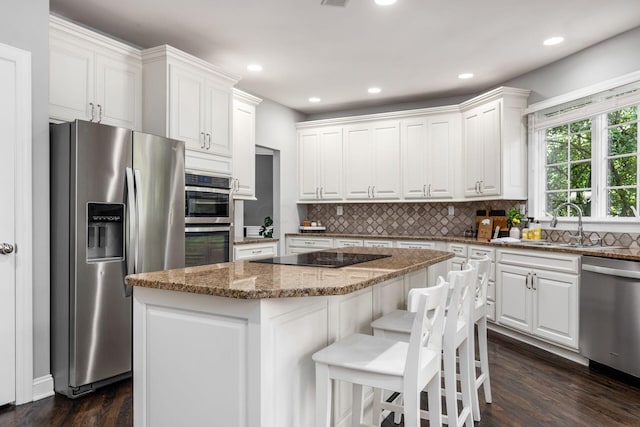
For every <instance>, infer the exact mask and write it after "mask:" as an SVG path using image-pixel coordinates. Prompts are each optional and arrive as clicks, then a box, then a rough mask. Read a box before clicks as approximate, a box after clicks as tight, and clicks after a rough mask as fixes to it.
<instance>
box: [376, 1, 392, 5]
mask: <svg viewBox="0 0 640 427" xmlns="http://www.w3.org/2000/svg"><path fill="white" fill-rule="evenodd" d="M375 2H376V4H377V5H378V6H391V5H392V4H394V3H395V2H396V0H375Z"/></svg>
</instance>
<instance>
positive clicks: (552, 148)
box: [547, 136, 569, 164]
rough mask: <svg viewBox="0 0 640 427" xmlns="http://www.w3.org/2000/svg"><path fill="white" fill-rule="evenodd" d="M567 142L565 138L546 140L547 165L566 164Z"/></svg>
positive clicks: (567, 156)
mask: <svg viewBox="0 0 640 427" xmlns="http://www.w3.org/2000/svg"><path fill="white" fill-rule="evenodd" d="M567 141H568V138H567V137H566V136H562V137H559V138H556V139H551V140H547V164H551V163H560V162H566V161H567V160H568V159H569V149H568V146H567Z"/></svg>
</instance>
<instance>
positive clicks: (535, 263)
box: [496, 249, 580, 274]
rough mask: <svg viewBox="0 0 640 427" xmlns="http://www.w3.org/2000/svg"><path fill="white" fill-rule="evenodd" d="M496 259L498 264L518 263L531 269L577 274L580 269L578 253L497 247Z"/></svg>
mask: <svg viewBox="0 0 640 427" xmlns="http://www.w3.org/2000/svg"><path fill="white" fill-rule="evenodd" d="M496 259H497V262H499V263H500V264H510V265H518V266H521V267H525V268H530V269H532V270H537V269H540V270H547V271H559V272H562V273H572V274H578V273H579V271H580V255H567V254H561V253H558V252H542V251H527V250H523V251H519V250H508V249H499V250H498V251H497V254H496Z"/></svg>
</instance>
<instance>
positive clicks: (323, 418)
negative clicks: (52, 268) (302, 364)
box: [316, 363, 331, 427]
mask: <svg viewBox="0 0 640 427" xmlns="http://www.w3.org/2000/svg"><path fill="white" fill-rule="evenodd" d="M330 422H331V379H330V378H329V367H328V366H327V365H324V364H322V363H316V427H330Z"/></svg>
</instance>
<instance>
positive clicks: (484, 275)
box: [469, 255, 491, 304]
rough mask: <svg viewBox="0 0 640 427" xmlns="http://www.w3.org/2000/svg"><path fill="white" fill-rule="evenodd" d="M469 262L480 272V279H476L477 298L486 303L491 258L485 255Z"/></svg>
mask: <svg viewBox="0 0 640 427" xmlns="http://www.w3.org/2000/svg"><path fill="white" fill-rule="evenodd" d="M469 264H471V266H472V267H474V268H475V269H476V271H477V272H478V280H477V281H476V300H477V301H479V302H482V303H483V304H486V302H487V287H488V285H489V270H490V269H491V258H489V257H488V256H486V255H483V256H482V257H481V258H476V259H470V260H469Z"/></svg>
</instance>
